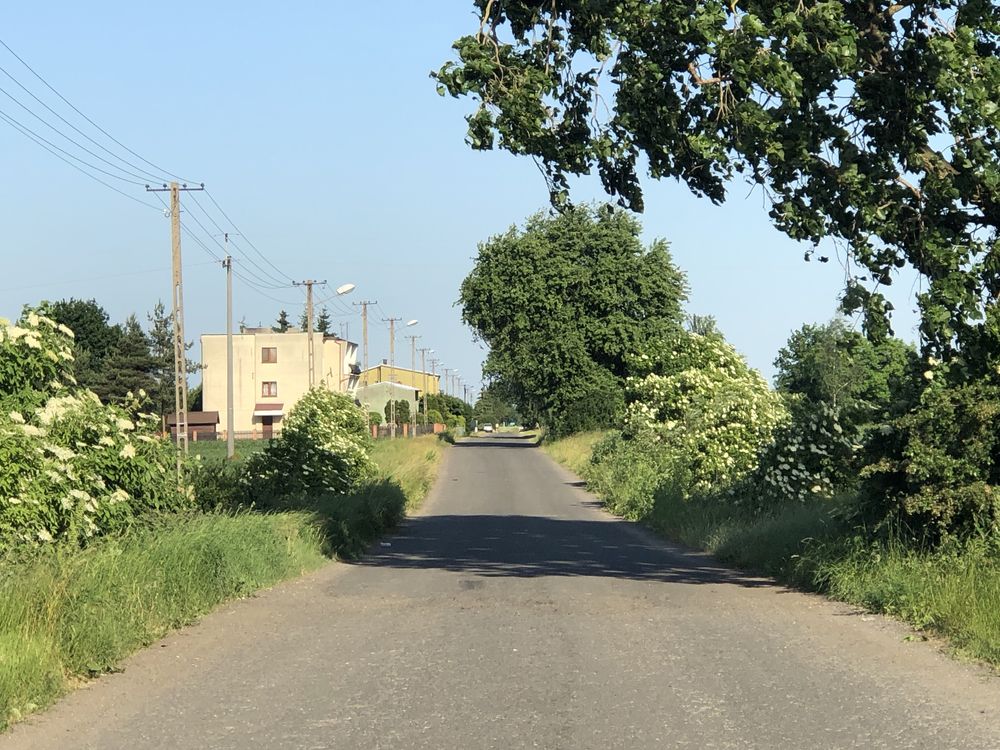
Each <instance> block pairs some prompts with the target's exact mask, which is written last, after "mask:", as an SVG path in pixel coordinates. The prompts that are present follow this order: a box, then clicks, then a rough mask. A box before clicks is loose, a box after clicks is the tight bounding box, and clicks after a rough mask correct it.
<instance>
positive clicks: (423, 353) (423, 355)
mask: <svg viewBox="0 0 1000 750" xmlns="http://www.w3.org/2000/svg"><path fill="white" fill-rule="evenodd" d="M429 351H432V350H431V349H429V348H427V347H426V346H425V347H421V349H420V371H421V372H422V373H423V376H424V426H425V427H426V426H427V352H429Z"/></svg>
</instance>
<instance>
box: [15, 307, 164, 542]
mask: <svg viewBox="0 0 1000 750" xmlns="http://www.w3.org/2000/svg"><path fill="white" fill-rule="evenodd" d="M32 341H37V342H38V344H39V346H38V347H36V346H34V344H32V343H31V342H32ZM71 344H72V332H71V331H70V330H69V329H68V328H66V326H62V325H58V324H56V323H55V322H54V321H52V320H51V319H50V318H47V317H46V316H44V315H40V314H38V313H35V312H30V311H29V312H28V313H27V314H26V315H25V316H23V318H22V320H20V321H18V325H12V324H10V323H9V321H6V320H0V543H10V542H12V541H14V542H16V541H20V542H22V543H29V544H40V543H48V542H56V541H73V542H77V543H78V542H80V541H83V540H85V539H87V538H89V537H91V536H94V535H95V534H99V533H104V532H107V531H111V530H114V529H115V528H118V527H121V526H122V525H124V524H125V523H127V522H128V520H129V519H130V518H131V517H132V516H134V515H136V514H137V513H138V512H140V511H141V510H143V509H146V508H162V509H168V508H170V507H171V506H172V504H173V503H175V502H176V490H175V488H174V487H173V482H172V481H171V478H170V476H169V473H168V471H167V469H168V467H169V465H170V462H171V458H172V450H171V448H170V446H169V445H167V444H165V443H164V442H163V441H162V440H160V439H158V438H157V437H156V424H155V423H156V420H155V418H150V417H140V418H139V424H138V425H137V424H136V422H135V421H134V420H133V419H132V418H130V414H131V413H134V412H135V411H137V406H138V405H137V403H131V404H127V405H126V406H125V407H124V408H123V407H118V406H105V405H102V404H101V402H100V400H99V399H98V398H97V396H96V395H95V394H94V393H92V392H90V391H86V390H82V389H78V388H75V387H74V383H75V381H74V380H73V378H72V374H71V373H70V372H69V371H68V370H67V369H66V367H67V363H68V362H70V361H71V360H72V353H71V351H70V348H71ZM50 353H53V354H55V357H54V358H53V357H52V356H50Z"/></svg>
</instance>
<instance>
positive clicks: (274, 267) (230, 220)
mask: <svg viewBox="0 0 1000 750" xmlns="http://www.w3.org/2000/svg"><path fill="white" fill-rule="evenodd" d="M0 43H2V42H0ZM205 195H207V196H208V199H209V200H210V201H212V203H213V204H214V205H215V207H216V208H217V209H219V213H221V214H222V216H223V217H224V218H225V220H226V221H228V222H229V224H230V226H232V228H233V229H235V230H236V231H237V232H238V233H239V234H240V235H241V236H242V237H243V239H245V240H246V241H247V244H248V245H250V247H251V248H252V249H253V251H254V252H256V253H257V255H259V256H260V257H261V259H263V261H264V262H265V263H267V264H268V265H269V266H271V268H273V269H274V270H275V271H277V273H278V275H279V276H282V277H284V278H286V279H288V281H290V282H293V281H294V279H293V278H292V277H291V276H289V275H288V274H286V273H285V272H284V271H282V270H281V269H280V268H278V267H277V266H276V265H274V264H273V263H272V262H271V261H270V260H268V258H267V256H266V255H264V253H262V252H261V251H260V250H259V249H258V248H257V246H256V245H255V244H253V242H251V241H250V238H249V237H247V236H246V234H244V233H243V230H241V229H240V228H239V227H238V226H236V222H235V221H233V220H232V219H230V218H229V214H227V213H226V212H225V210H223V208H222V206H220V205H219V202H218V201H217V200H215V196H214V195H212V193H211V192H209V191H208V190H206V191H205Z"/></svg>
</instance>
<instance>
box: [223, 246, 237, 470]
mask: <svg viewBox="0 0 1000 750" xmlns="http://www.w3.org/2000/svg"><path fill="white" fill-rule="evenodd" d="M224 237H225V242H226V249H227V250H228V248H229V234H228V233H227V234H225V235H224ZM222 265H223V266H224V267H225V269H226V458H228V459H229V460H230V461H232V460H233V457H234V456H235V455H236V436H235V435H234V434H233V426H234V423H235V417H234V415H233V380H234V378H233V259H232V257H231V256H230V255H229V253H228V252H227V253H226V259H225V260H224V261H222Z"/></svg>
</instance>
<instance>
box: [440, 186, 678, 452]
mask: <svg viewBox="0 0 1000 750" xmlns="http://www.w3.org/2000/svg"><path fill="white" fill-rule="evenodd" d="M639 232H640V226H639V223H638V221H636V220H635V219H634V218H633V217H632V216H630V215H628V214H627V213H626V212H624V211H620V210H617V209H615V208H613V207H611V206H600V207H586V206H584V207H575V208H571V209H569V210H567V211H565V212H563V213H561V214H559V215H556V216H546V215H544V214H536V215H535V216H533V217H531V218H530V219H528V221H527V223H526V224H525V226H524V228H523V229H519V228H516V227H512V228H511V229H509V230H508V231H507V232H506V233H504V234H501V235H498V236H496V237H493V238H491V239H489V240H488V241H486V242H484V243H482V244H481V245H480V246H479V256H478V258H477V259H476V264H475V266H474V268H473V270H472V273H470V274H469V276H468V277H467V278H466V279H465V281H464V282H463V283H462V289H461V295H460V301H461V304H462V314H463V317H464V319H465V322H466V323H468V324H469V325H470V326H471V327H472V329H473V330H474V331H475V332H476V334H477V335H478V336H479V337H480V338H481V339H482V340H483V341H484V342H485V343H486V344H487V345H488V346H489V348H490V353H489V355H488V356H487V359H486V363H485V366H484V372H485V373H486V375H487V376H488V377H489V378H490V379H491V380H492V381H494V383H497V384H499V385H501V386H502V388H503V389H504V392H505V393H507V394H509V397H510V399H511V400H512V402H513V403H514V404H515V405H516V406H517V407H518V409H519V410H520V411H521V414H522V416H524V417H526V418H528V419H530V420H532V421H534V420H536V419H537V420H538V421H541V422H543V423H545V424H547V425H548V426H549V427H550V428H552V429H553V430H554V431H556V432H571V431H575V430H579V429H587V428H592V427H597V426H603V425H606V424H608V423H610V422H612V421H614V420H615V419H616V417H617V415H618V414H619V413H620V412H621V409H622V407H623V405H624V397H623V390H622V386H623V382H624V378H625V377H626V376H627V375H628V374H629V370H628V365H627V358H628V357H629V356H630V355H631V354H633V353H635V352H637V351H640V350H641V349H642V346H643V345H644V344H646V343H647V342H649V341H651V340H655V339H658V338H660V337H662V336H664V335H666V334H668V333H670V332H672V331H675V330H677V329H678V328H679V326H680V323H681V318H682V315H681V302H682V301H683V300H684V298H685V296H686V290H685V282H684V276H683V274H682V273H681V272H680V271H679V270H678V269H677V267H676V266H674V264H673V262H672V261H671V258H670V254H669V252H668V250H667V244H666V243H665V242H663V241H656V242H654V243H653V244H652V245H650V246H649V247H644V246H643V244H642V242H641V241H640V240H639Z"/></svg>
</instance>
